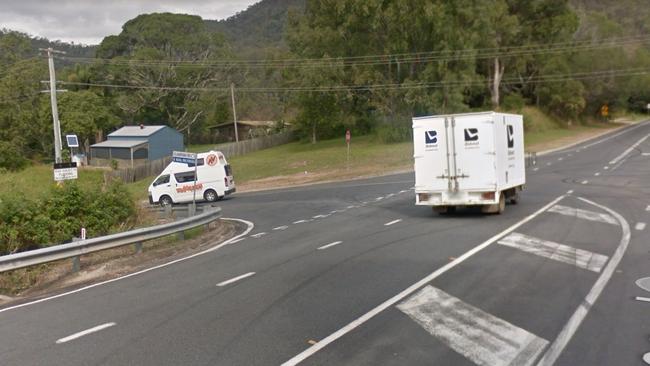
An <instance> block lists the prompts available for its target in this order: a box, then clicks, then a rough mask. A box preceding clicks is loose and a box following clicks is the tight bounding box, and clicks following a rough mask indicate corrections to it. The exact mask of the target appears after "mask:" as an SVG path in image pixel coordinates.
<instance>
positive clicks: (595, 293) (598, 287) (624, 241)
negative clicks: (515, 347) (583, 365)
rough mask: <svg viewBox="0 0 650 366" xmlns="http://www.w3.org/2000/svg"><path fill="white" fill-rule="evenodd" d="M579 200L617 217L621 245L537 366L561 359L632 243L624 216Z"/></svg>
mask: <svg viewBox="0 0 650 366" xmlns="http://www.w3.org/2000/svg"><path fill="white" fill-rule="evenodd" d="M578 199H579V200H581V201H583V202H586V203H588V204H590V205H593V206H596V207H598V208H600V209H601V210H605V211H607V212H608V213H609V214H610V215H612V216H613V217H615V218H616V220H618V221H619V223H620V225H621V229H622V231H623V235H622V236H621V241H620V242H619V245H618V247H617V248H616V251H615V252H614V255H612V257H611V258H610V259H609V262H608V263H607V266H605V268H604V269H603V271H602V272H601V274H600V276H599V277H598V279H597V280H596V283H595V284H594V286H593V287H592V288H591V290H590V291H589V293H588V294H587V296H586V297H585V299H584V301H582V303H580V305H579V306H578V308H577V309H576V311H575V312H574V313H573V315H572V316H571V318H570V319H569V321H568V322H567V323H566V325H565V326H564V328H562V331H561V332H560V334H559V335H558V336H557V338H556V339H555V341H553V343H552V344H551V346H550V347H549V348H548V350H547V351H546V353H545V354H544V357H542V359H541V360H540V361H539V362H538V363H537V366H551V365H553V364H554V363H555V361H557V359H558V357H560V354H561V353H562V351H563V350H564V348H565V347H566V345H567V344H568V343H569V341H570V340H571V338H572V337H573V335H574V334H575V332H576V331H577V330H578V328H579V327H580V324H582V321H583V320H584V319H585V317H586V316H587V314H588V313H589V310H590V309H591V307H592V306H593V305H594V303H596V300H598V297H599V296H600V294H601V293H602V292H603V289H604V288H605V286H606V285H607V282H609V280H610V279H611V278H612V274H613V273H614V270H615V269H616V267H617V266H618V264H619V263H620V262H621V259H622V258H623V255H624V254H625V251H626V250H627V246H628V244H629V243H630V236H631V232H630V225H629V224H628V223H627V221H626V220H625V218H623V216H621V215H620V214H619V213H618V212H616V211H614V210H612V209H610V208H609V207H605V206H603V205H600V204H598V203H595V202H593V201H589V200H588V199H585V198H582V197H578Z"/></svg>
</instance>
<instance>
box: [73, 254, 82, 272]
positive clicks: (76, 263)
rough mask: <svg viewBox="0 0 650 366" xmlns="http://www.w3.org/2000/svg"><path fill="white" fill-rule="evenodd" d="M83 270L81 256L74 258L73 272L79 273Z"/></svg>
mask: <svg viewBox="0 0 650 366" xmlns="http://www.w3.org/2000/svg"><path fill="white" fill-rule="evenodd" d="M80 269H81V258H79V256H76V257H72V272H79V270H80Z"/></svg>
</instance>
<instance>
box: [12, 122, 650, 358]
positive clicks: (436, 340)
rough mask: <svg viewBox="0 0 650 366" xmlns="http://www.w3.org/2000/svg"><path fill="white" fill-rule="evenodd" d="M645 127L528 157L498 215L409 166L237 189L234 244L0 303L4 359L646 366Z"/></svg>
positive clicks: (649, 129) (649, 157) (648, 173)
mask: <svg viewBox="0 0 650 366" xmlns="http://www.w3.org/2000/svg"><path fill="white" fill-rule="evenodd" d="M649 135H650V124H641V125H635V126H631V127H627V128H626V129H624V130H621V131H617V132H615V133H611V134H609V135H606V136H603V137H600V138H597V139H594V140H591V141H588V142H585V143H582V144H579V145H576V146H574V147H571V148H567V149H565V150H561V151H557V152H554V153H551V154H547V155H545V156H542V157H539V158H538V161H537V165H536V167H531V168H529V169H528V170H527V187H526V189H525V190H524V192H523V194H522V199H521V202H520V203H519V204H517V205H510V206H508V207H507V208H506V211H505V213H504V214H502V215H483V214H480V213H479V212H478V211H477V210H459V211H458V212H457V213H455V214H453V215H448V216H440V215H437V214H434V213H432V212H431V210H430V209H428V208H426V207H420V206H415V204H414V201H415V199H414V194H413V191H412V187H413V174H400V175H392V176H385V177H380V178H373V179H366V180H357V181H349V182H341V183H332V184H322V185H314V186H308V187H300V188H294V189H284V190H275V191H266V192H258V193H249V194H236V195H234V196H233V197H232V198H230V199H227V200H225V201H223V202H222V208H223V212H224V216H226V217H231V218H238V219H243V220H247V221H248V222H250V223H251V225H254V226H252V228H251V227H249V231H248V232H247V233H246V234H245V235H242V236H241V238H239V239H237V240H235V241H233V242H232V243H231V244H229V245H226V246H223V247H221V248H219V249H218V250H214V251H212V252H208V253H205V254H203V255H200V256H196V257H193V258H191V259H188V260H185V261H180V262H178V263H174V264H171V265H169V266H164V267H161V268H157V269H154V270H151V271H147V272H144V273H141V274H138V275H134V276H130V277H127V278H123V279H120V280H118V281H112V282H109V283H105V284H102V285H99V286H95V287H91V288H88V289H82V290H79V291H76V292H73V293H64V294H59V295H58V296H57V297H54V298H45V299H40V300H39V301H37V302H31V303H30V302H27V303H23V304H20V305H18V306H15V305H13V306H9V307H4V308H2V309H0V339H1V340H2V341H0V365H279V364H283V363H284V364H286V365H294V364H304V365H496V366H499V365H553V364H554V365H645V364H646V363H645V361H643V357H644V355H645V354H647V353H648V352H650V339H649V335H650V292H648V291H647V290H644V289H642V288H641V287H639V286H638V285H637V284H636V282H637V280H640V279H643V278H646V277H650V244H649V243H650V235H649V234H648V230H649V229H647V228H646V227H645V226H646V224H645V223H648V222H650V164H649V162H650V138H647V137H648V136H649ZM235 169H236V167H235ZM235 173H236V170H235ZM640 283H641V284H642V285H644V284H646V282H644V281H640ZM646 288H648V290H650V286H646ZM644 300H647V301H644Z"/></svg>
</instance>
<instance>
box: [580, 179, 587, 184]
mask: <svg viewBox="0 0 650 366" xmlns="http://www.w3.org/2000/svg"><path fill="white" fill-rule="evenodd" d="M587 183H589V181H588V180H583V181H582V182H580V184H587Z"/></svg>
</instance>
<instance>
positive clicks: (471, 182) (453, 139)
mask: <svg viewBox="0 0 650 366" xmlns="http://www.w3.org/2000/svg"><path fill="white" fill-rule="evenodd" d="M413 150H414V153H413V158H414V160H415V195H416V204H417V205H424V206H432V207H433V209H434V211H436V212H439V213H447V212H449V211H452V210H455V208H456V207H459V206H478V205H480V206H482V210H483V212H485V213H501V212H503V210H504V208H505V204H506V201H509V202H511V203H517V200H518V199H519V192H520V191H521V190H522V188H523V186H524V184H525V183H526V172H525V158H524V126H523V117H522V116H521V115H516V114H506V113H497V112H481V113H465V114H453V115H441V116H429V117H417V118H413Z"/></svg>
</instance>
